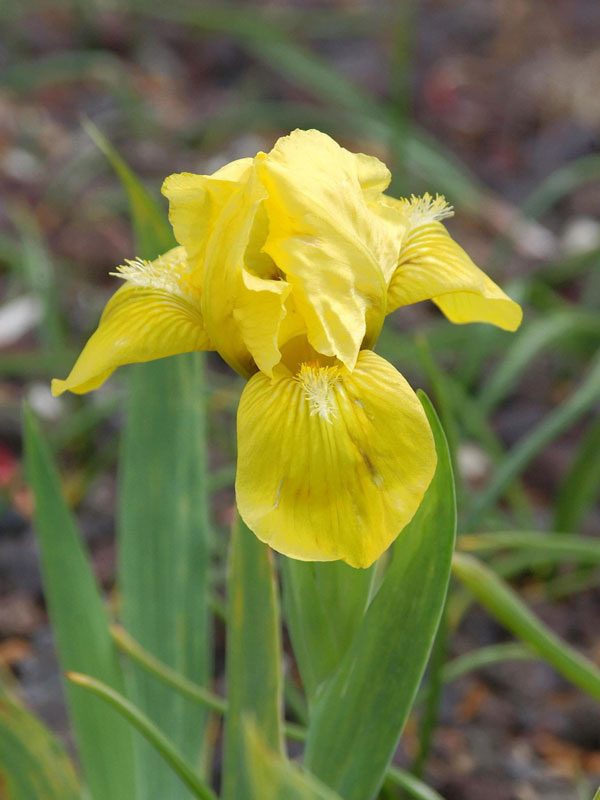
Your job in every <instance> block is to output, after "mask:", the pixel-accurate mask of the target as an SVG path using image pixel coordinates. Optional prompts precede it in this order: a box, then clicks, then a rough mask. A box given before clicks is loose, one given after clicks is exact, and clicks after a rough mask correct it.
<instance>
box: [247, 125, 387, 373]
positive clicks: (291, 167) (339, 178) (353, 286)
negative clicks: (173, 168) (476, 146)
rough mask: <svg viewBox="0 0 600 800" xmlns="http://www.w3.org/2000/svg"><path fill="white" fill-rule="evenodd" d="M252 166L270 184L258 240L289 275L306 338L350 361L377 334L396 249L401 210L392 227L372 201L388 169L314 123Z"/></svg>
mask: <svg viewBox="0 0 600 800" xmlns="http://www.w3.org/2000/svg"><path fill="white" fill-rule="evenodd" d="M255 165H256V171H257V174H258V176H259V178H260V181H261V183H262V184H263V186H264V187H265V189H266V190H267V192H268V198H267V199H266V200H265V208H266V210H267V214H268V217H269V235H268V237H267V240H266V243H265V245H264V248H263V249H264V251H265V252H266V253H267V254H268V255H270V256H271V258H272V259H273V261H274V262H275V263H276V264H277V266H278V267H279V269H280V270H281V271H282V272H283V273H284V274H285V277H286V280H287V281H288V282H289V283H290V284H291V286H292V291H293V294H294V299H295V303H296V305H297V308H298V310H299V312H300V314H301V315H302V317H303V318H304V320H305V322H306V326H307V333H308V338H309V340H310V343H311V344H312V346H313V347H314V348H315V349H316V350H317V351H318V352H320V353H323V354H324V355H328V356H335V357H337V358H339V359H340V361H342V362H343V363H344V364H345V365H346V366H347V367H348V368H350V369H352V368H353V367H354V364H355V362H356V358H357V356H358V352H359V350H360V348H361V346H364V343H365V341H366V342H367V344H372V343H374V341H375V339H376V338H377V335H378V333H379V330H380V328H381V324H382V321H383V319H384V317H385V310H386V308H385V307H386V287H387V280H386V264H387V262H390V263H391V264H393V265H395V264H396V262H397V256H398V252H399V249H400V242H401V238H402V233H403V225H402V215H398V218H399V220H400V224H399V226H398V227H397V228H396V227H393V226H391V225H389V224H388V221H387V220H386V219H385V218H384V217H383V216H382V215H381V214H380V213H379V210H374V208H373V207H374V205H375V202H376V198H377V197H378V196H379V195H380V194H381V191H382V189H383V188H385V187H386V186H387V184H388V183H389V179H390V175H389V172H388V170H387V168H386V167H385V166H384V165H383V164H382V163H381V162H380V161H378V160H377V159H375V158H370V157H368V156H362V155H354V154H353V153H350V152H349V151H347V150H345V149H344V148H342V147H340V146H339V145H338V144H337V143H336V142H334V140H333V139H331V138H330V137H329V136H326V135H325V134H323V133H319V132H318V131H314V130H312V131H294V132H293V133H292V134H290V136H286V137H283V138H281V139H279V141H278V142H277V143H276V145H275V147H274V148H273V149H272V150H271V152H270V153H268V154H266V155H265V154H264V153H262V154H261V153H259V155H258V156H257V157H256V159H255Z"/></svg>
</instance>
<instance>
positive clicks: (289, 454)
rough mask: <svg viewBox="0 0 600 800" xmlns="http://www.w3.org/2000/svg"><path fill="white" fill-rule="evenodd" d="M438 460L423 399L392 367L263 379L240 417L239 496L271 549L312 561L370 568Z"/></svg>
mask: <svg viewBox="0 0 600 800" xmlns="http://www.w3.org/2000/svg"><path fill="white" fill-rule="evenodd" d="M436 460H437V459H436V453H435V448H434V444H433V437H432V434H431V430H430V428H429V424H428V422H427V419H426V417H425V414H424V412H423V409H422V407H421V404H420V403H419V401H418V399H417V397H416V395H415V394H414V392H413V391H412V389H411V388H410V386H409V385H408V383H407V382H406V381H405V379H404V378H403V377H402V375H400V373H399V372H398V371H397V370H396V369H395V368H394V367H393V366H392V365H391V364H389V363H388V362H387V361H385V360H384V359H382V358H381V357H379V356H377V355H375V354H374V353H373V352H371V351H365V350H363V351H361V352H360V354H359V356H358V360H357V363H356V367H355V369H354V370H353V371H352V372H350V371H349V370H347V369H346V368H345V367H335V366H334V367H321V366H318V365H304V366H303V368H302V370H301V372H300V374H299V375H298V376H297V377H280V378H277V379H275V380H270V379H269V378H267V377H266V376H265V375H263V374H262V373H257V374H256V375H254V376H253V377H252V378H251V380H250V381H249V383H248V384H247V386H246V388H245V389H244V392H243V394H242V398H241V402H240V407H239V411H238V468H237V479H236V496H237V503H238V508H239V511H240V514H241V516H242V518H243V519H244V521H245V522H246V524H247V525H248V526H249V527H250V528H251V529H252V530H253V531H254V533H255V534H256V535H257V536H258V538H259V539H261V540H262V541H265V542H267V543H268V544H269V545H270V546H271V547H273V548H274V549H275V550H278V551H279V552H282V553H285V554H286V555H288V556H291V557H293V558H299V559H302V560H316V561H331V560H336V559H343V560H344V561H346V562H347V563H348V564H351V565H352V566H355V567H367V566H369V565H370V564H371V563H372V562H373V561H374V560H375V559H376V558H377V557H378V556H379V555H380V554H381V553H382V552H383V551H384V550H385V549H386V548H387V547H388V546H389V545H390V544H391V542H392V541H393V540H394V539H395V538H396V536H397V535H398V533H399V531H400V530H401V529H402V528H403V527H404V526H405V525H406V524H407V523H408V522H409V521H410V519H411V518H412V516H413V514H414V513H415V511H416V509H417V507H418V506H419V503H420V502H421V500H422V497H423V494H424V493H425V490H426V489H427V486H428V485H429V483H430V481H431V478H432V476H433V473H434V470H435V464H436Z"/></svg>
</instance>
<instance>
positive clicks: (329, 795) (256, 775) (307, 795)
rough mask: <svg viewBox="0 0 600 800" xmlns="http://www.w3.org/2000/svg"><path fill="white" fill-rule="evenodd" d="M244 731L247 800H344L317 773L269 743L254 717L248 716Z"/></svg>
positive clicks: (245, 796) (245, 797) (245, 798)
mask: <svg viewBox="0 0 600 800" xmlns="http://www.w3.org/2000/svg"><path fill="white" fill-rule="evenodd" d="M243 734H244V748H245V752H244V760H245V765H246V770H247V773H248V788H247V793H246V794H245V795H243V797H244V800H341V798H340V797H339V795H337V794H336V793H335V792H333V791H332V790H331V789H329V788H328V787H327V786H324V785H323V784H322V783H321V782H320V781H318V780H317V779H316V778H315V777H314V776H313V775H311V774H310V773H308V772H306V771H305V770H302V769H301V768H299V767H298V766H297V765H295V764H292V763H290V762H289V761H288V760H287V759H286V758H285V757H282V756H281V754H280V753H278V752H277V751H275V750H272V749H271V748H270V747H268V745H267V744H266V743H265V741H264V739H263V738H262V736H260V733H259V731H258V729H257V727H256V725H255V724H253V722H252V721H251V720H248V719H245V720H244V724H243Z"/></svg>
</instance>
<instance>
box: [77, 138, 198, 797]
mask: <svg viewBox="0 0 600 800" xmlns="http://www.w3.org/2000/svg"><path fill="white" fill-rule="evenodd" d="M85 124H86V129H87V130H88V132H89V133H90V135H91V136H92V138H93V139H94V141H95V142H96V144H97V145H98V146H99V147H100V149H101V150H102V151H103V152H104V154H105V155H106V157H107V158H108V160H109V161H110V163H111V165H112V167H113V168H114V170H115V172H116V173H117V175H118V176H119V179H120V181H121V183H122V184H123V186H124V188H125V189H126V191H127V195H128V197H129V202H130V206H131V215H132V221H133V227H134V231H135V237H136V246H137V255H139V256H142V257H144V258H154V257H155V256H157V255H158V254H159V253H161V252H163V251H164V250H166V249H168V248H169V247H171V246H172V245H173V243H174V242H173V237H172V234H171V232H170V230H169V226H168V224H167V223H166V219H165V216H164V215H162V214H161V212H160V209H159V207H158V205H157V204H156V203H155V201H154V200H153V199H152V198H151V197H150V196H149V195H148V193H147V191H146V190H145V188H144V187H143V186H142V185H141V184H140V182H139V181H138V179H137V178H136V176H135V175H134V174H133V173H132V172H131V170H130V169H129V167H128V166H127V164H126V163H125V162H124V161H123V159H121V157H120V156H119V155H118V153H116V151H115V150H114V148H113V147H112V146H111V145H110V144H109V143H108V142H107V141H106V139H104V137H103V136H102V134H101V133H100V132H99V131H98V130H97V129H96V128H95V127H94V126H93V125H92V124H91V123H89V122H87V123H85ZM203 363H204V362H203V359H202V356H201V355H200V354H198V353H194V354H187V355H182V356H176V357H171V358H168V359H162V360H161V361H157V362H153V363H150V364H140V365H138V366H137V367H135V368H134V373H133V375H132V378H131V384H130V393H129V401H128V408H127V423H126V426H125V431H124V435H123V444H122V457H121V470H120V484H121V493H120V510H119V578H120V587H121V590H122V602H123V618H124V621H125V624H126V627H127V628H128V630H130V631H131V633H132V634H133V635H134V636H135V637H136V638H137V639H138V640H139V641H140V643H141V644H142V645H143V646H144V647H145V648H147V649H148V650H149V651H150V652H151V653H153V654H155V655H156V656H158V657H160V658H161V659H162V660H163V661H164V662H166V663H167V664H168V665H169V666H170V667H173V668H175V669H177V670H178V671H179V672H181V673H182V674H183V675H185V676H186V677H188V678H190V679H193V680H195V681H197V682H198V683H201V684H205V683H206V682H207V679H208V669H209V664H210V655H209V652H210V650H209V646H208V640H209V637H208V602H207V580H208V556H207V528H208V522H207V520H208V513H207V502H208V501H207V478H206V429H205V407H204V402H203V397H204V374H203ZM131 694H132V697H133V699H134V700H135V702H136V704H137V705H138V706H139V707H140V708H141V709H142V710H143V711H144V712H146V713H148V714H149V716H150V717H151V718H152V719H153V721H154V722H155V723H157V724H158V725H159V727H160V728H161V729H162V730H163V731H164V732H165V733H166V734H167V735H168V736H169V737H170V738H171V739H172V740H173V741H174V742H175V744H176V745H177V746H178V747H180V748H181V750H182V752H183V754H184V756H185V757H186V758H188V759H190V760H192V761H193V762H196V761H198V759H199V756H200V750H201V744H202V739H203V731H204V727H205V721H206V714H205V712H204V711H203V710H202V709H201V708H200V707H198V706H197V705H192V704H190V703H187V702H186V701H185V700H184V698H182V697H181V696H179V695H176V694H173V692H172V691H171V690H170V689H169V688H168V687H166V686H161V685H160V684H157V683H156V681H154V680H153V678H152V677H150V676H148V675H147V674H145V672H144V671H143V670H140V669H139V668H137V667H134V668H133V669H132V671H131ZM136 742H137V743H138V745H139V747H138V753H137V755H138V774H139V784H140V798H141V800H164V798H166V797H168V798H169V800H179V799H180V798H187V797H189V792H188V791H187V790H186V789H185V788H184V787H183V785H182V784H181V782H180V781H178V780H177V779H176V777H175V776H174V775H173V773H172V772H171V770H169V769H168V768H167V767H166V766H165V764H164V763H163V761H162V760H161V759H160V758H159V757H158V756H157V755H156V753H155V752H154V751H153V750H152V749H151V748H150V747H149V746H148V745H147V744H146V743H145V742H144V741H141V740H139V739H138V740H136Z"/></svg>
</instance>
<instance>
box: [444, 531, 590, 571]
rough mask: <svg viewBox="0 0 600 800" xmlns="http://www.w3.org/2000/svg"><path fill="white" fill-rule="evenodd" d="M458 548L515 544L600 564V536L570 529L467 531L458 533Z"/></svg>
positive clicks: (492, 548) (497, 547)
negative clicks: (583, 534)
mask: <svg viewBox="0 0 600 800" xmlns="http://www.w3.org/2000/svg"><path fill="white" fill-rule="evenodd" d="M457 546H458V549H459V550H466V551H468V552H475V553H485V552H494V551H496V550H504V549H510V548H513V549H515V550H527V551H528V552H530V553H534V554H538V553H539V554H540V555H547V556H548V557H549V558H550V559H551V560H554V561H561V560H564V561H576V562H578V563H581V564H600V540H599V539H595V538H594V539H593V538H591V537H587V536H575V535H573V534H570V533H530V532H528V531H507V532H506V533H504V532H498V533H495V532H494V533H468V534H464V535H463V536H459V537H458V542H457Z"/></svg>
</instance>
